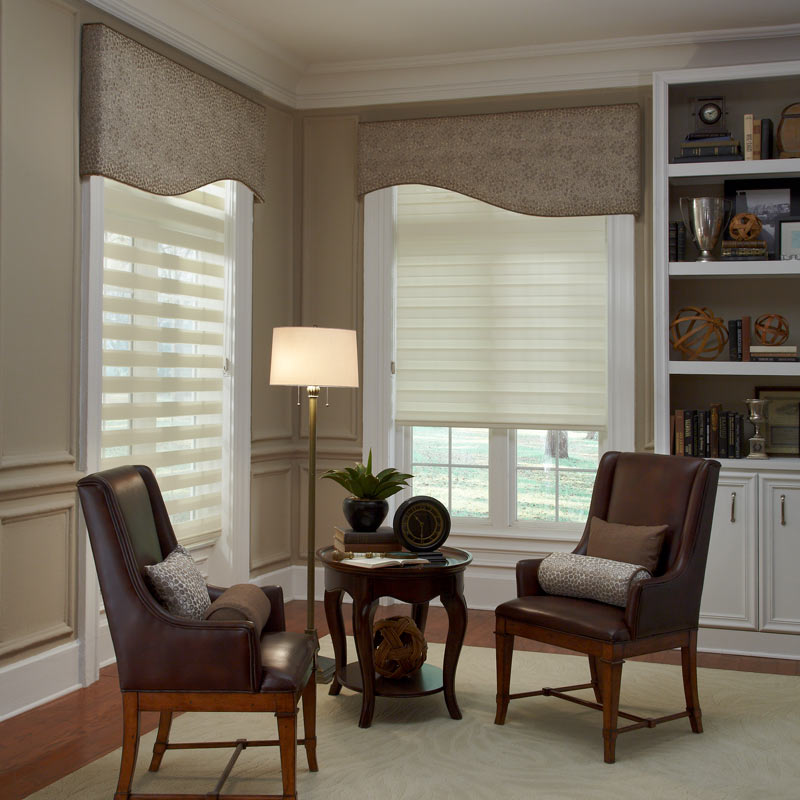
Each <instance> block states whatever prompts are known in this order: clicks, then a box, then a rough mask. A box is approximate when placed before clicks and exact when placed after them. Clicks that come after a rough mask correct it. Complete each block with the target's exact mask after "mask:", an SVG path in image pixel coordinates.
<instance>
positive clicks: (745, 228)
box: [728, 214, 761, 242]
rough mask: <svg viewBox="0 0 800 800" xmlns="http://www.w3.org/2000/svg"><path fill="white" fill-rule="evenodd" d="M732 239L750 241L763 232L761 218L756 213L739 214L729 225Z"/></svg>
mask: <svg viewBox="0 0 800 800" xmlns="http://www.w3.org/2000/svg"><path fill="white" fill-rule="evenodd" d="M728 232H729V233H730V235H731V239H734V240H736V241H737V242H749V241H750V240H752V239H755V238H756V236H758V234H759V233H761V220H760V219H759V218H758V217H757V216H756V215H755V214H737V215H736V216H735V217H734V218H733V219H732V220H731V224H730V225H729V226H728Z"/></svg>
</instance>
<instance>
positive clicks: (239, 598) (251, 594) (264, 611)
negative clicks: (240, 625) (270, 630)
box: [203, 583, 272, 636]
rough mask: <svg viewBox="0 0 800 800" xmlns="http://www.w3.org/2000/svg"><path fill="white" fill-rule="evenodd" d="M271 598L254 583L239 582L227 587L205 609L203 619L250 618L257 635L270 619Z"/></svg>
mask: <svg viewBox="0 0 800 800" xmlns="http://www.w3.org/2000/svg"><path fill="white" fill-rule="evenodd" d="M271 608H272V607H271V605H270V602H269V598H268V597H267V596H266V595H265V594H264V592H262V591H261V589H259V588H258V586H253V584H252V583H237V584H235V585H234V586H231V587H230V589H226V590H225V591H224V592H223V593H222V594H221V595H220V596H219V597H218V598H217V599H216V600H215V601H214V602H213V603H212V604H211V605H210V606H209V607H208V608H207V609H206V611H205V614H203V619H209V620H220V619H235V620H250V622H252V623H253V625H255V629H256V635H257V636H260V635H261V631H262V630H264V626H265V625H266V624H267V620H268V619H269V612H270V611H271Z"/></svg>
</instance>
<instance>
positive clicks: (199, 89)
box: [80, 24, 267, 201]
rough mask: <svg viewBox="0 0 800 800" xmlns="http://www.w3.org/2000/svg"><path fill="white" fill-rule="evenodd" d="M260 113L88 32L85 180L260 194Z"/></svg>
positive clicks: (182, 70)
mask: <svg viewBox="0 0 800 800" xmlns="http://www.w3.org/2000/svg"><path fill="white" fill-rule="evenodd" d="M266 125H267V120H266V111H265V110H264V108H262V107H261V106H259V105H258V104H257V103H253V102H252V101H250V100H248V99H247V98H245V97H242V96H241V95H239V94H237V93H236V92H232V91H231V90H230V89H226V88H225V87H224V86H220V85H219V84H218V83H214V82H213V81H211V80H209V79H208V78H205V77H203V76H202V75H198V74H197V73H195V72H192V70H190V69H187V68H186V67H184V66H181V65H180V64H177V63H175V62H174V61H171V60H170V59H168V58H166V57H165V56H162V55H161V54H159V53H156V52H155V51H153V50H150V49H149V48H147V47H144V46H143V45H141V44H139V43H138V42H135V41H134V40H133V39H129V38H128V37H127V36H123V35H122V34H121V33H118V32H117V31H115V30H112V29H111V28H109V27H107V26H106V25H102V24H92V25H84V27H83V42H82V50H81V153H80V172H81V175H104V176H105V177H107V178H112V179H114V180H116V181H120V182H121V183H125V184H128V185H129V186H135V187H136V188H138V189H143V190H145V191H147V192H151V193H153V194H160V195H174V194H184V193H185V192H188V191H191V190H193V189H197V188H198V187H200V186H205V185H206V184H208V183H213V182H214V181H218V180H223V179H228V180H237V181H241V182H242V183H244V184H245V185H246V186H249V187H250V189H252V190H253V193H254V194H255V196H256V198H257V199H258V200H260V201H263V199H264V196H265V188H266V187H265V183H266V181H265V158H266V132H267V128H266Z"/></svg>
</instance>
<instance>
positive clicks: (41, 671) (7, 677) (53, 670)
mask: <svg viewBox="0 0 800 800" xmlns="http://www.w3.org/2000/svg"><path fill="white" fill-rule="evenodd" d="M79 650H80V648H79V645H78V642H68V643H67V644H63V645H59V646H58V647H54V648H53V649H52V650H46V651H45V652H44V653H38V654H37V655H35V656H31V657H30V658H25V659H23V660H22V661H16V662H15V663H13V664H9V665H8V666H5V667H3V668H2V669H0V685H1V686H2V687H3V691H2V697H0V721H2V720H4V719H8V718H9V717H13V716H16V715H17V714H21V713H22V712H23V711H30V709H32V708H36V706H40V705H42V704H44V703H49V702H50V701H51V700H56V699H57V698H59V697H62V696H63V695H65V694H69V693H70V692H74V691H75V690H76V689H80V688H81V681H80V664H79ZM43 687H46V688H44V689H43ZM43 692H46V694H43Z"/></svg>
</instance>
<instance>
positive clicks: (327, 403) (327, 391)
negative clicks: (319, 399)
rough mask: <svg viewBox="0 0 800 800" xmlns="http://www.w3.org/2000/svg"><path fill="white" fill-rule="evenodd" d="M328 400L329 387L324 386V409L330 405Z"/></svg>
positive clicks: (329, 396)
mask: <svg viewBox="0 0 800 800" xmlns="http://www.w3.org/2000/svg"><path fill="white" fill-rule="evenodd" d="M330 399H331V387H330V386H326V387H325V408H327V407H328V406H329V405H330V402H328V401H329V400H330Z"/></svg>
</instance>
